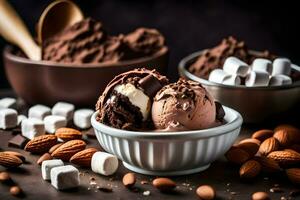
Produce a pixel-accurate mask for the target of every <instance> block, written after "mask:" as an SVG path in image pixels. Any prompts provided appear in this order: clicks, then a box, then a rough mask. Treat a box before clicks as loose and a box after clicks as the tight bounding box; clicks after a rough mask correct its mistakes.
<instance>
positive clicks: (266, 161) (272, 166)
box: [254, 156, 282, 173]
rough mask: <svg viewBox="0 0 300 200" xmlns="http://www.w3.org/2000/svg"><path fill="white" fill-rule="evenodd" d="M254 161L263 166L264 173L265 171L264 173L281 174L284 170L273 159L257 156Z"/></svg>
mask: <svg viewBox="0 0 300 200" xmlns="http://www.w3.org/2000/svg"><path fill="white" fill-rule="evenodd" d="M254 160H256V161H257V162H259V164H260V165H261V168H262V171H264V172H267V173H274V172H279V171H281V170H282V169H281V167H280V166H279V164H278V163H277V162H276V161H275V160H273V159H271V158H268V157H258V156H256V157H255V158H254Z"/></svg>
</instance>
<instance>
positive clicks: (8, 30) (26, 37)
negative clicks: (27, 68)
mask: <svg viewBox="0 0 300 200" xmlns="http://www.w3.org/2000/svg"><path fill="white" fill-rule="evenodd" d="M0 34H1V35H2V36H3V37H4V38H5V39H6V40H7V41H9V42H11V43H13V44H15V45H17V46H18V47H19V48H20V49H22V50H23V52H24V53H25V54H26V55H27V56H28V57H29V58H30V59H32V60H41V48H40V47H39V46H38V45H37V44H36V43H35V42H34V40H33V38H32V36H31V35H30V33H29V31H28V29H27V28H26V26H25V24H24V22H23V21H22V19H21V18H20V17H19V15H18V14H17V13H16V11H15V10H14V8H13V7H12V6H11V5H10V4H9V3H8V2H7V1H6V0H1V1H0Z"/></svg>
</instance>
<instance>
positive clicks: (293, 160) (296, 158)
mask: <svg viewBox="0 0 300 200" xmlns="http://www.w3.org/2000/svg"><path fill="white" fill-rule="evenodd" d="M268 158H272V159H274V160H276V161H277V162H278V163H279V165H284V166H286V165H292V164H297V163H299V162H300V154H299V153H297V152H295V151H273V152H272V153H270V154H269V155H268Z"/></svg>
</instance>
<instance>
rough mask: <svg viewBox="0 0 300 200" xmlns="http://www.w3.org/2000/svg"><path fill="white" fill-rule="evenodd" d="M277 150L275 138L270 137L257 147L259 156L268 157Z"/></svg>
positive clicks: (277, 144) (277, 143)
mask: <svg viewBox="0 0 300 200" xmlns="http://www.w3.org/2000/svg"><path fill="white" fill-rule="evenodd" d="M278 149H279V142H278V140H277V139H276V138H274V137H270V138H268V139H266V140H265V141H263V142H262V144H261V145H260V147H259V150H258V151H259V153H261V155H264V156H266V155H268V154H269V153H270V152H272V151H276V150H278Z"/></svg>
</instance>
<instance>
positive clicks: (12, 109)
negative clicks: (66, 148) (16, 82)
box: [0, 97, 94, 139]
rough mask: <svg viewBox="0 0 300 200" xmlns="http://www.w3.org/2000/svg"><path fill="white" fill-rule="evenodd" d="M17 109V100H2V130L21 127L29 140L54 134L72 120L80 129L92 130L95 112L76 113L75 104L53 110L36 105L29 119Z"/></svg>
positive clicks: (29, 112) (0, 118)
mask: <svg viewBox="0 0 300 200" xmlns="http://www.w3.org/2000/svg"><path fill="white" fill-rule="evenodd" d="M16 108H17V101H16V99H14V98H9V97H7V98H3V99H1V100H0V129H10V128H15V127H16V126H21V130H22V135H23V136H24V137H26V138H28V139H32V138H34V137H36V136H39V135H43V134H44V133H45V132H47V133H49V134H54V133H55V131H56V130H57V129H59V128H62V127H66V125H67V123H68V122H70V121H71V120H73V123H74V124H75V126H77V127H78V128H81V129H87V128H90V127H91V116H92V114H93V112H94V111H93V110H91V109H79V110H76V111H75V106H74V105H73V104H70V103H65V102H58V103H56V104H55V105H54V106H53V108H52V109H51V108H49V107H47V106H45V105H35V106H33V107H31V108H30V109H29V111H28V117H26V116H25V115H18V112H17V110H16Z"/></svg>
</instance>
